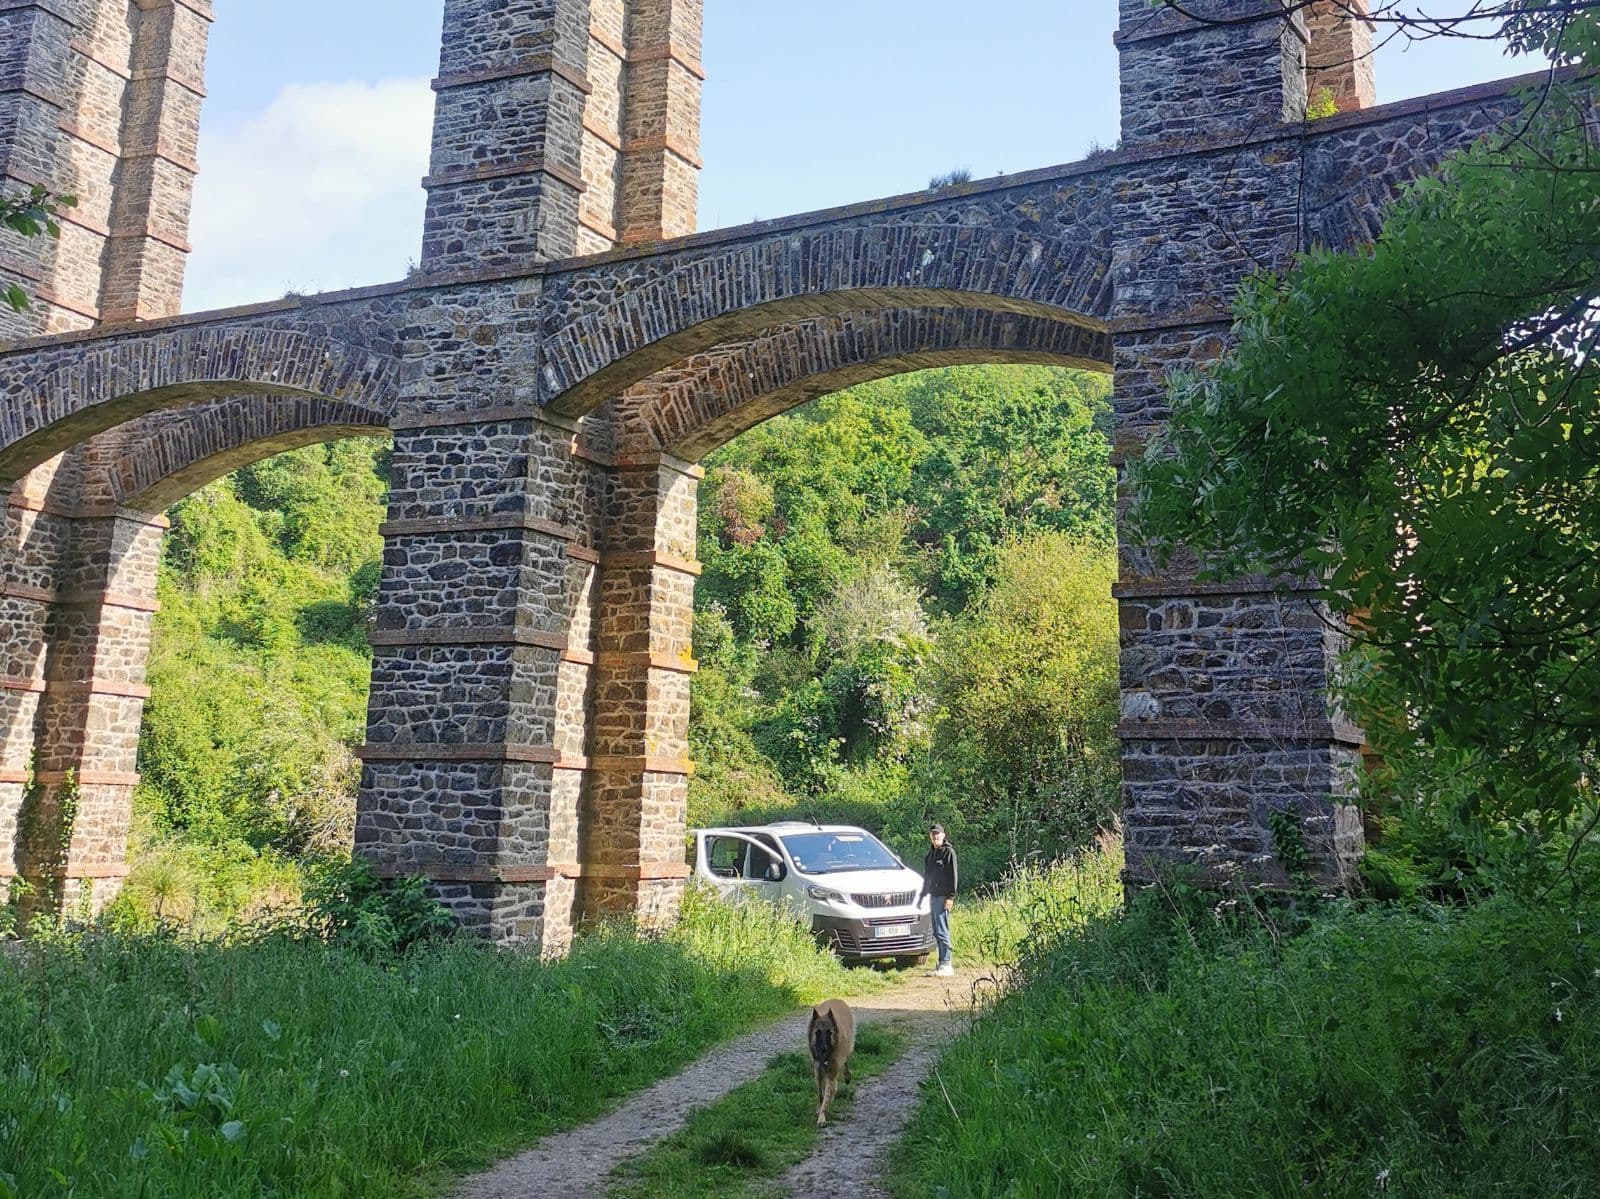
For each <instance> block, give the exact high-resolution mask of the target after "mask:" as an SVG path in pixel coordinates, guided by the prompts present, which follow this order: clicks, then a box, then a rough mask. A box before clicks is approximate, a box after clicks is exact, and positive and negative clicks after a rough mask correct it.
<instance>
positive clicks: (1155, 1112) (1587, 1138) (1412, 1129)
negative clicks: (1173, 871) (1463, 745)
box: [898, 899, 1600, 1199]
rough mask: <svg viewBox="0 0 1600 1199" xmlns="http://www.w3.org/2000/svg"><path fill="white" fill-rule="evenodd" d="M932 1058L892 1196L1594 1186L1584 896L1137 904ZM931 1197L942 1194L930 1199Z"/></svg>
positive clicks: (1596, 1006) (1595, 1097) (1589, 964)
mask: <svg viewBox="0 0 1600 1199" xmlns="http://www.w3.org/2000/svg"><path fill="white" fill-rule="evenodd" d="M1023 977H1024V980H1025V986H1024V987H1023V988H1022V989H1021V990H1020V991H1019V992H1018V993H1016V994H1014V995H1013V996H1011V997H1009V998H1007V999H1005V1000H1003V1001H1002V1002H1001V1003H1000V1004H999V1005H998V1006H997V1007H996V1008H995V1009H994V1011H993V1012H992V1013H991V1014H990V1015H988V1016H987V1017H985V1018H984V1019H983V1020H981V1021H980V1022H979V1024H978V1025H977V1026H976V1027H975V1028H974V1029H973V1031H972V1032H971V1033H970V1034H969V1035H967V1036H966V1037H964V1038H963V1039H962V1040H961V1041H959V1042H958V1043H957V1044H956V1045H955V1046H954V1047H953V1048H952V1050H951V1051H950V1052H949V1053H948V1054H947V1055H946V1057H945V1058H944V1060H943V1061H942V1062H941V1064H940V1076H941V1079H942V1081H943V1083H944V1085H945V1088H946V1089H947V1090H948V1093H949V1103H950V1104H952V1105H953V1106H954V1108H955V1110H956V1111H957V1112H958V1113H959V1116H958V1117H952V1116H951V1114H950V1111H949V1107H948V1106H947V1104H946V1101H945V1099H944V1098H943V1097H942V1096H935V1097H931V1098H930V1099H929V1100H928V1101H926V1102H925V1103H924V1105H923V1108H922V1110H921V1112H920V1113H919V1115H918V1116H917V1118H916V1121H915V1123H914V1126H913V1129H912V1131H911V1134H910V1141H909V1144H908V1145H907V1147H906V1151H905V1153H904V1154H903V1160H904V1161H905V1163H906V1168H905V1170H904V1171H903V1173H901V1174H900V1175H899V1176H898V1185H899V1193H901V1194H904V1195H907V1196H912V1195H915V1196H924V1195H930V1194H935V1193H947V1194H950V1195H962V1196H991V1195H992V1196H1036V1195H1060V1196H1072V1195H1084V1196H1091V1195H1092V1196H1099V1195H1107V1194H1126V1195H1151V1196H1161V1195H1166V1196H1180V1195H1181V1196H1186V1197H1190V1199H1208V1197H1216V1199H1223V1197H1232V1196H1237V1195H1302V1194H1314V1195H1318V1196H1328V1197H1330V1199H1332V1197H1339V1196H1352V1197H1353V1196H1366V1195H1371V1194H1373V1193H1376V1192H1385V1191H1387V1192H1388V1193H1392V1194H1397V1195H1406V1196H1439V1197H1441V1199H1443V1197H1445V1196H1451V1197H1454V1196H1477V1195H1482V1196H1488V1195H1541V1196H1543V1195H1550V1196H1556V1195H1565V1196H1582V1195H1589V1194H1592V1193H1593V1187H1594V1180H1595V1179H1596V1178H1600V1141H1597V1140H1596V1138H1595V1136H1594V1129H1595V1128H1596V1127H1597V1122H1600V906H1597V905H1596V904H1595V903H1594V901H1592V900H1588V901H1585V902H1584V903H1581V904H1575V905H1570V906H1556V907H1538V906H1528V905H1524V904H1520V903H1517V902H1514V901H1512V900H1509V899H1503V900H1497V901H1493V902H1489V903H1484V904H1481V905H1478V906H1475V907H1466V908H1461V907H1453V908H1441V907H1422V908H1416V909H1401V908H1378V909H1371V910H1357V909H1355V908H1352V907H1349V906H1347V905H1339V906H1335V907H1334V908H1332V909H1331V910H1329V911H1326V912H1324V913H1322V914H1320V915H1316V916H1313V917H1311V918H1310V919H1309V920H1307V921H1305V927H1304V930H1303V931H1301V932H1300V933H1299V934H1298V935H1295V936H1285V935H1284V933H1283V930H1282V929H1281V928H1278V927H1274V925H1273V924H1272V923H1271V922H1270V921H1267V920H1266V919H1265V918H1264V917H1263V916H1259V915H1258V916H1250V917H1247V918H1239V917H1234V918H1231V919H1227V920H1217V919H1213V920H1208V921H1205V922H1203V923H1194V922H1177V921H1174V920H1173V918H1172V916H1171V913H1170V911H1162V910H1160V909H1159V907H1158V905H1156V904H1153V903H1148V902H1147V903H1143V904H1140V905H1137V906H1136V910H1135V911H1134V912H1133V913H1131V914H1130V916H1129V917H1128V918H1125V919H1123V920H1119V921H1115V922H1110V923H1105V924H1102V925H1100V926H1098V927H1093V928H1091V929H1090V930H1088V931H1087V932H1086V933H1084V934H1082V935H1081V936H1077V937H1074V938H1072V939H1070V940H1069V941H1068V942H1067V943H1065V944H1063V945H1061V946H1059V947H1058V948H1056V949H1054V950H1051V951H1049V952H1047V953H1045V954H1043V955H1040V956H1038V957H1036V958H1035V959H1033V960H1032V961H1031V962H1030V963H1029V964H1028V965H1027V967H1026V968H1025V971H1024V975H1023ZM941 1187H942V1188H945V1189H944V1190H943V1191H940V1190H939V1189H938V1188H941Z"/></svg>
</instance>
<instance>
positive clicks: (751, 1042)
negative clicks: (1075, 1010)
mask: <svg viewBox="0 0 1600 1199" xmlns="http://www.w3.org/2000/svg"><path fill="white" fill-rule="evenodd" d="M982 986H983V984H982V982H981V980H980V979H979V974H978V972H977V971H972V970H963V971H958V972H957V973H956V976H955V977H954V978H928V977H917V978H912V979H908V980H906V981H905V982H904V983H901V984H899V985H898V986H895V987H892V988H890V989H889V990H887V991H885V992H883V993H882V994H878V995H868V996H863V997H861V998H859V999H858V998H852V999H851V1000H850V1006H851V1007H853V1008H855V1010H856V1016H857V1020H858V1021H859V1022H861V1023H863V1024H866V1023H871V1022H875V1021H883V1020H889V1021H894V1022H896V1023H901V1022H906V1023H907V1024H909V1025H910V1026H911V1027H912V1028H913V1032H912V1043H911V1046H910V1048H909V1049H908V1050H907V1052H906V1054H905V1056H904V1057H902V1058H901V1059H900V1060H899V1061H898V1062H896V1063H895V1064H894V1065H893V1066H891V1067H890V1068H889V1069H888V1070H887V1071H886V1072H885V1073H883V1074H880V1075H879V1076H878V1077H877V1078H874V1079H871V1080H870V1081H868V1082H864V1083H862V1084H861V1087H860V1089H859V1090H858V1091H857V1092H856V1095H855V1101H854V1104H853V1106H852V1114H851V1117H850V1119H849V1121H848V1122H846V1123H841V1124H839V1125H837V1126H832V1125H830V1128H829V1131H828V1133H827V1134H826V1136H825V1137H824V1138H823V1140H822V1141H821V1142H820V1145H819V1149H818V1152H817V1154H815V1155H814V1156H813V1158H811V1159H808V1160H807V1161H806V1162H802V1163H801V1164H800V1165H799V1166H797V1167H795V1169H794V1170H792V1171H791V1172H790V1175H789V1176H786V1178H785V1180H784V1181H785V1184H786V1185H788V1184H791V1183H792V1185H795V1186H804V1187H811V1188H812V1189H811V1190H808V1191H804V1192H802V1193H804V1194H816V1195H828V1194H832V1195H855V1194H873V1193H875V1192H873V1191H872V1190H871V1189H870V1187H869V1189H864V1190H857V1189H856V1188H857V1187H858V1186H867V1184H866V1183H860V1182H844V1181H837V1182H836V1181H833V1179H834V1178H835V1176H836V1175H835V1174H834V1173H833V1171H836V1170H839V1169H843V1168H845V1167H846V1166H848V1165H855V1164H859V1163H839V1164H837V1165H835V1164H833V1163H831V1162H830V1161H828V1160H827V1159H829V1158H831V1157H841V1156H850V1157H859V1158H862V1159H864V1160H866V1161H868V1162H869V1163H871V1165H872V1166H873V1167H874V1168H875V1166H876V1163H877V1158H878V1155H879V1154H880V1153H881V1152H883V1151H884V1150H886V1149H887V1148H888V1146H889V1145H890V1144H892V1143H893V1140H894V1138H895V1137H896V1136H897V1135H898V1134H899V1131H900V1129H901V1128H903V1127H904V1125H905V1122H906V1120H907V1119H908V1118H909V1116H910V1113H911V1108H912V1107H913V1106H914V1105H915V1103H916V1099H917V1082H918V1080H919V1079H920V1078H921V1076H922V1073H923V1071H925V1070H926V1069H927V1068H928V1067H929V1066H931V1065H932V1063H933V1061H934V1058H935V1056H936V1054H935V1053H934V1048H935V1047H934V1046H933V1045H932V1044H925V1043H923V1042H922V1040H921V1038H922V1037H923V1036H924V1035H926V1036H928V1037H937V1038H940V1039H941V1043H942V1040H943V1039H947V1038H948V1037H949V1036H953V1035H954V1034H955V1032H956V1031H958V1029H959V1027H960V1024H961V1019H962V1017H963V1016H964V1015H965V1013H966V1012H967V1011H968V1010H969V1009H970V1007H971V1003H972V996H973V992H974V988H975V987H976V988H978V989H979V990H981V989H982ZM809 1016H810V1012H809V1010H801V1011H799V1012H796V1013H794V1014H793V1015H790V1016H785V1017H784V1018H783V1019H781V1020H779V1021H777V1022H776V1023H774V1024H769V1025H767V1026H766V1027H765V1028H762V1029H758V1030H757V1031H756V1032H753V1033H747V1034H745V1035H744V1036H742V1037H739V1038H737V1039H736V1040H733V1041H730V1042H728V1043H727V1044H725V1045H722V1046H720V1047H718V1048H716V1049H712V1050H710V1051H709V1052H707V1053H706V1054H705V1055H704V1056H703V1057H701V1058H700V1060H699V1061H697V1062H695V1063H694V1064H693V1065H692V1066H690V1067H688V1068H687V1069H686V1070H684V1071H682V1072H681V1073H679V1074H677V1075H675V1076H674V1077H672V1078H668V1079H664V1080H663V1081H661V1082H658V1083H656V1084H655V1085H654V1086H652V1087H649V1088H647V1089H646V1090H643V1091H640V1092H639V1093H638V1094H636V1095H634V1096H632V1097H631V1098H629V1099H628V1100H627V1101H626V1102H624V1103H623V1104H622V1105H621V1106H620V1107H618V1108H616V1109H615V1110H614V1111H612V1112H611V1113H610V1114H609V1115H605V1116H601V1117H600V1118H599V1119H596V1120H592V1121H590V1122H589V1123H588V1124H583V1125H580V1126H579V1127H577V1128H573V1129H569V1130H568V1131H566V1132H559V1133H555V1134H553V1135H551V1136H548V1137H546V1138H545V1139H544V1140H542V1141H540V1142H539V1143H538V1144H536V1145H535V1146H534V1147H533V1148H532V1149H529V1150H527V1151H526V1152H524V1153H519V1154H517V1155H516V1156H515V1157H510V1158H507V1159H506V1160H505V1161H503V1162H501V1163H500V1164H499V1165H497V1166H494V1167H492V1168H491V1169H489V1170H487V1171H485V1172H484V1173H482V1174H478V1175H475V1176H473V1177H471V1178H468V1179H467V1180H465V1181H464V1182H463V1183H462V1184H461V1186H460V1187H459V1188H457V1189H456V1190H455V1191H454V1192H453V1193H452V1194H453V1197H454V1199H534V1197H535V1196H538V1197H540V1199H544V1197H550V1199H556V1197H559V1199H569V1197H570V1199H581V1197H582V1196H599V1195H602V1194H604V1190H605V1178H606V1175H607V1174H608V1173H609V1172H610V1171H611V1170H612V1168H613V1167H615V1166H616V1165H617V1164H618V1163H620V1162H622V1161H624V1160H625V1159H627V1158H629V1157H633V1156H636V1155H637V1154H639V1153H642V1152H643V1151H644V1150H646V1149H648V1148H649V1147H650V1146H651V1145H652V1144H654V1143H655V1142H656V1141H658V1140H660V1139H661V1138H662V1137H665V1136H669V1135H671V1134H672V1133H674V1132H676V1131H677V1130H678V1129H679V1128H681V1127H682V1126H683V1123H684V1121H685V1120H687V1119H688V1117H689V1114H690V1113H691V1112H693V1111H695V1110H696V1109H698V1108H702V1107H705V1106H706V1105H708V1104H711V1103H715V1102H716V1101H717V1100H718V1099H720V1098H722V1096H724V1095H726V1094H727V1093H728V1092H729V1091H731V1090H733V1089H734V1088H735V1087H737V1086H739V1085H740V1084H742V1083H746V1082H749V1081H750V1080H751V1079H752V1078H754V1077H755V1076H756V1075H757V1074H759V1073H761V1071H762V1069H763V1068H764V1067H765V1066H766V1064H767V1063H768V1062H769V1061H771V1060H772V1058H773V1057H774V1056H775V1055H776V1054H779V1053H782V1052H784V1051H785V1050H790V1049H801V1048H803V1047H804V1044H805V1030H806V1021H807V1020H808V1018H809ZM835 1127H837V1128H838V1130H839V1132H838V1134H835V1132H834V1131H833V1130H834V1128H835ZM844 1134H849V1135H851V1142H850V1144H851V1150H852V1151H851V1153H850V1154H849V1155H839V1154H829V1153H828V1152H827V1147H828V1145H829V1144H830V1143H832V1140H833V1138H834V1136H835V1135H844ZM868 1141H870V1145H871V1147H872V1151H871V1152H863V1149H864V1147H865V1146H866V1145H867V1143H868ZM814 1162H821V1163H822V1164H820V1165H818V1166H816V1167H815V1168H816V1171H817V1175H816V1177H817V1181H815V1182H813V1181H811V1179H810V1176H809V1175H807V1174H805V1173H804V1172H805V1171H806V1170H807V1168H808V1167H810V1166H812V1164H813V1163H814ZM858 1173H859V1172H858ZM873 1176H874V1175H873V1174H871V1173H866V1174H860V1177H861V1178H868V1179H870V1178H871V1177H873ZM837 1177H839V1178H841V1179H842V1178H843V1176H842V1175H838V1176H837ZM818 1187H822V1188H824V1189H820V1190H819V1189H817V1188H818ZM839 1188H844V1189H839Z"/></svg>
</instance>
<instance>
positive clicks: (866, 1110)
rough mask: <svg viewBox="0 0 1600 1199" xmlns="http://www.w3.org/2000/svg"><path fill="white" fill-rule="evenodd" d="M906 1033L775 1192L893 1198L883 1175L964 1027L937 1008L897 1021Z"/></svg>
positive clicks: (814, 1197) (798, 1198) (791, 1198)
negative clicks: (899, 1048) (843, 1115)
mask: <svg viewBox="0 0 1600 1199" xmlns="http://www.w3.org/2000/svg"><path fill="white" fill-rule="evenodd" d="M895 1023H896V1024H898V1025H899V1026H900V1028H901V1029H902V1030H903V1031H904V1033H905V1035H906V1049H905V1051H904V1052H903V1053H901V1055H900V1057H899V1059H898V1060H897V1061H896V1062H895V1063H894V1065H892V1066H890V1067H889V1068H888V1069H887V1070H885V1071H884V1072H883V1073H882V1074H879V1075H878V1076H877V1077H875V1078H870V1079H868V1080H867V1081H866V1082H864V1083H862V1084H861V1085H860V1086H859V1087H857V1088H856V1090H855V1093H854V1094H853V1095H852V1096H851V1099H850V1115H849V1117H848V1118H847V1119H845V1120H844V1121H842V1122H840V1123H830V1124H829V1125H828V1127H827V1128H826V1129H824V1130H823V1133H822V1136H821V1137H820V1138H819V1139H818V1141H817V1144H816V1147H815V1148H814V1149H813V1150H812V1151H811V1156H810V1157H808V1158H806V1159H805V1160H804V1161H802V1162H799V1163H797V1164H796V1165H795V1166H793V1167H792V1168H791V1169H790V1170H789V1171H788V1172H787V1173H786V1174H784V1175H783V1177H782V1178H780V1179H779V1180H778V1183H777V1187H776V1189H775V1190H774V1192H773V1193H774V1194H777V1195H785V1196H787V1197H788V1199H840V1197H841V1196H845V1195H848V1196H851V1199H887V1194H888V1193H887V1192H886V1191H885V1190H883V1188H882V1185H881V1183H880V1181H879V1180H880V1179H882V1178H884V1177H886V1176H887V1175H888V1173H889V1170H890V1167H891V1165H892V1163H891V1162H890V1161H889V1158H888V1154H889V1151H890V1150H891V1149H893V1148H894V1145H895V1142H896V1141H898V1140H899V1139H900V1134H901V1133H902V1132H904V1131H905V1127H906V1125H907V1124H908V1123H909V1122H910V1120H911V1113H912V1112H913V1111H915V1110H916V1107H917V1103H918V1102H919V1101H920V1099H921V1097H922V1091H921V1088H922V1080H923V1079H924V1078H926V1077H927V1076H928V1074H929V1072H930V1071H931V1070H932V1069H933V1067H934V1065H935V1063H937V1061H938V1060H939V1053H940V1051H941V1050H943V1048H944V1046H945V1045H946V1044H947V1043H948V1042H949V1041H950V1039H951V1038H952V1037H954V1036H955V1035H956V1033H958V1032H959V1031H961V1029H962V1027H964V1025H965V1021H964V1020H963V1019H962V1018H961V1017H960V1016H959V1015H958V1014H956V1013H954V1012H948V1013H943V1014H939V1015H934V1014H932V1013H930V1014H927V1015H919V1016H914V1017H905V1018H903V1019H901V1020H897V1021H896V1022H895Z"/></svg>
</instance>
